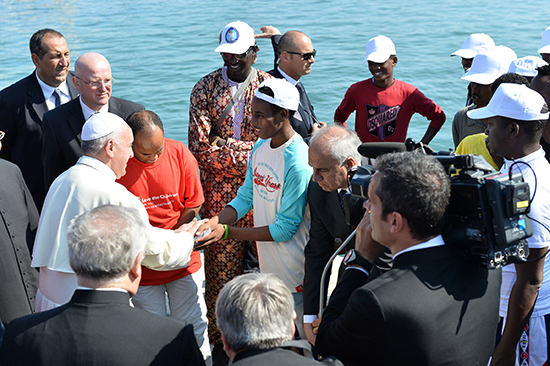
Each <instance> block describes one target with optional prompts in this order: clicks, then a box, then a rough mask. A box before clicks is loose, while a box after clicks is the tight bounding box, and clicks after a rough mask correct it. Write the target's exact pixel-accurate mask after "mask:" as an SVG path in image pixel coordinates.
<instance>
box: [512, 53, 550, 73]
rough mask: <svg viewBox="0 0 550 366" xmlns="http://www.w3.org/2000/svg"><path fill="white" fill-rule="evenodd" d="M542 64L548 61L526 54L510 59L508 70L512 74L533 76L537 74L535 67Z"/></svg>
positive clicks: (546, 63)
mask: <svg viewBox="0 0 550 366" xmlns="http://www.w3.org/2000/svg"><path fill="white" fill-rule="evenodd" d="M544 65H548V62H546V61H544V60H543V59H542V58H540V57H537V56H527V57H522V58H518V59H517V60H514V61H512V63H511V64H510V68H509V69H508V72H513V73H514V74H518V75H523V76H528V77H535V76H537V74H538V71H537V68H538V67H541V66H544Z"/></svg>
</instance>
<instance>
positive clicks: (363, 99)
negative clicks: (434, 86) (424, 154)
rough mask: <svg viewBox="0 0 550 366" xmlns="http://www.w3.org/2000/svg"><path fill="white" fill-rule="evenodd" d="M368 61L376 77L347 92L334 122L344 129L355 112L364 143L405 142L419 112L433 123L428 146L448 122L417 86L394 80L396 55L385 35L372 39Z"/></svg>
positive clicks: (424, 140) (391, 43) (424, 141)
mask: <svg viewBox="0 0 550 366" xmlns="http://www.w3.org/2000/svg"><path fill="white" fill-rule="evenodd" d="M365 62H368V63H369V70H370V72H371V73H372V76H373V77H372V78H371V79H367V80H363V81H360V82H358V83H355V84H353V85H352V86H351V87H350V88H349V89H348V91H347V92H346V95H345V96H344V100H342V103H340V106H339V107H338V109H336V113H335V114H334V122H335V123H338V124H343V125H344V126H345V125H346V120H347V119H348V117H349V115H350V114H351V113H352V112H354V111H355V112H356V114H355V131H357V134H358V135H359V138H360V139H361V141H363V142H380V141H386V142H404V141H405V139H406V138H407V130H408V128H409V122H410V120H411V117H412V115H413V114H414V113H420V114H421V115H423V116H424V117H426V118H428V119H429V120H430V125H429V127H428V129H427V131H426V133H425V134H424V137H422V140H421V141H422V142H423V143H424V144H428V143H429V142H430V141H431V140H432V139H433V138H434V136H435V135H436V134H437V132H438V131H439V129H440V128H441V126H443V123H445V113H443V110H442V109H441V107H440V106H438V105H437V104H435V103H434V102H433V101H432V100H431V99H429V98H427V97H426V96H425V95H424V94H422V92H421V91H420V90H418V89H417V88H416V87H414V86H412V85H410V84H407V83H405V82H402V81H400V80H397V79H394V77H393V68H394V67H395V65H397V56H396V52H395V46H394V44H393V42H392V41H391V39H389V38H388V37H385V36H378V37H374V38H371V39H370V40H369V42H368V43H367V55H366V56H365V59H364V60H363V63H365Z"/></svg>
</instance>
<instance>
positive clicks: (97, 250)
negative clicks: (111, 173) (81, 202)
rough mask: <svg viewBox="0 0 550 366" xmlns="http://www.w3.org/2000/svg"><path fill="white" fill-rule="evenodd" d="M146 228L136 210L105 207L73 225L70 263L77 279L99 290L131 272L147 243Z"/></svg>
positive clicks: (91, 212) (93, 211) (70, 239)
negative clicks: (95, 286) (97, 287)
mask: <svg viewBox="0 0 550 366" xmlns="http://www.w3.org/2000/svg"><path fill="white" fill-rule="evenodd" d="M147 237H148V233H147V227H146V226H145V223H144V221H143V219H142V218H141V217H140V215H139V212H138V211H137V210H136V209H134V208H128V207H121V206H115V205H104V206H99V207H96V208H94V209H93V210H91V211H87V212H85V213H83V214H82V215H80V216H78V217H76V218H75V219H73V220H72V221H71V224H70V225H69V228H68V231H67V242H68V244H69V261H70V264H71V268H72V269H73V271H74V272H75V273H76V275H77V277H79V278H83V279H85V280H87V281H88V282H87V283H90V282H92V283H95V284H97V285H98V286H101V285H105V284H107V283H112V282H117V281H118V280H120V279H121V278H123V277H124V276H125V275H126V274H128V273H129V272H130V269H131V268H132V266H133V265H134V263H135V261H136V258H137V257H138V255H139V253H140V252H143V250H144V248H145V244H146V243H147Z"/></svg>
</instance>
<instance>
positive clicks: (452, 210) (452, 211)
mask: <svg viewBox="0 0 550 366" xmlns="http://www.w3.org/2000/svg"><path fill="white" fill-rule="evenodd" d="M434 155H435V157H436V158H437V159H438V161H439V162H440V163H441V164H442V165H443V166H444V167H445V169H446V171H447V172H448V173H449V174H450V175H452V174H455V173H456V171H457V169H460V172H459V173H458V174H455V175H453V176H451V199H450V204H449V206H448V208H447V218H446V223H445V226H444V230H443V233H442V235H443V238H444V240H445V243H447V244H448V245H452V246H454V247H457V248H458V249H460V250H461V251H462V252H463V253H464V254H465V255H466V256H468V257H469V258H471V259H472V260H473V261H475V262H476V263H478V264H479V265H480V266H482V267H484V268H489V269H496V268H499V267H502V266H504V265H506V264H508V263H519V262H524V261H525V260H526V258H527V256H528V255H529V247H528V244H527V240H526V239H527V238H528V237H530V236H531V235H533V228H532V223H531V219H529V218H528V217H527V214H528V213H529V204H530V191H529V185H528V183H527V182H524V181H523V176H522V175H521V173H519V172H516V173H513V174H502V173H499V172H494V171H490V170H492V168H490V167H489V168H488V169H487V165H486V164H487V163H486V162H485V161H484V160H483V161H479V160H476V159H478V158H479V157H474V156H473V155H452V154H450V153H448V152H447V153H445V152H444V153H440V154H434ZM481 159H482V158H481ZM374 172H375V170H374V168H373V167H372V166H370V165H366V166H361V167H357V168H354V169H352V170H351V171H350V172H349V190H350V192H351V195H352V196H355V197H358V198H361V199H363V200H366V199H367V198H368V196H367V193H368V186H369V184H370V180H371V176H372V174H374ZM347 206H348V205H346V221H347V222H348V224H349V225H354V226H356V225H357V224H358V223H359V221H360V220H361V218H362V216H363V213H364V211H361V212H359V211H357V210H355V211H354V210H352V209H351V208H349V209H348V207H347ZM348 215H349V216H348Z"/></svg>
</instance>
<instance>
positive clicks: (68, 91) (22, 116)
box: [0, 28, 78, 210]
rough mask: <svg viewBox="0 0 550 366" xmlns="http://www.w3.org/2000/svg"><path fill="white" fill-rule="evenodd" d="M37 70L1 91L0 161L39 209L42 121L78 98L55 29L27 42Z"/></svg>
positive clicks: (43, 192) (66, 55) (61, 39)
mask: <svg viewBox="0 0 550 366" xmlns="http://www.w3.org/2000/svg"><path fill="white" fill-rule="evenodd" d="M29 48H30V52H31V59H32V62H33V64H34V66H35V67H36V69H35V70H34V72H33V73H32V74H30V75H29V76H27V77H25V78H23V79H21V80H19V81H18V82H16V83H15V84H13V85H11V86H9V87H7V88H5V89H3V90H2V91H0V99H2V102H1V103H0V130H2V131H5V132H6V138H5V140H4V149H3V151H2V152H0V157H2V158H4V159H6V160H9V161H11V162H13V163H15V164H16V165H17V166H19V168H20V169H21V172H22V173H23V177H24V178H25V182H26V183H27V186H28V187H29V190H30V192H31V194H32V196H33V199H34V202H35V203H36V205H37V207H38V209H39V210H40V209H41V208H42V203H43V202H44V198H45V197H46V189H45V188H44V172H43V168H42V158H41V155H42V126H43V124H42V118H43V116H44V113H46V112H48V111H51V110H52V109H54V108H56V107H57V106H59V105H61V104H63V103H67V102H68V101H70V100H71V99H73V98H76V97H77V96H78V90H77V89H76V88H75V87H74V85H73V84H72V83H71V82H70V81H67V78H69V79H70V77H72V75H73V72H72V71H69V65H70V64H71V54H70V52H69V46H68V45H67V41H66V40H65V37H63V35H62V34H61V33H59V32H58V31H56V30H54V29H49V28H45V29H40V30H38V31H36V32H35V33H34V34H33V35H32V37H31V39H30V41H29Z"/></svg>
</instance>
